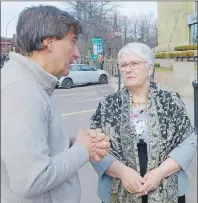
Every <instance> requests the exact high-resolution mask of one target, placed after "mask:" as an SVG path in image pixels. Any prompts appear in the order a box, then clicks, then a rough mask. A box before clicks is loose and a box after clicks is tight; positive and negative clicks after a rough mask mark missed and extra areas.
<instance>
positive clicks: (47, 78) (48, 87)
mask: <svg viewBox="0 0 198 203" xmlns="http://www.w3.org/2000/svg"><path fill="white" fill-rule="evenodd" d="M9 58H10V59H11V60H17V61H18V62H19V63H21V64H22V65H23V66H26V68H28V69H29V70H30V72H31V73H32V75H33V76H34V77H35V79H36V80H37V81H38V83H39V84H40V85H41V86H42V87H43V88H44V90H45V91H46V92H47V93H48V95H49V96H51V95H52V93H53V91H54V89H55V87H56V84H57V82H58V79H57V78H56V77H55V76H53V75H51V74H49V73H48V72H47V71H45V70H44V69H43V68H42V67H40V66H39V65H38V64H36V63H35V62H34V61H32V60H30V59H28V58H27V57H24V56H22V55H21V54H18V53H15V52H10V54H9Z"/></svg>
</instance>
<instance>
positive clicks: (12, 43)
mask: <svg viewBox="0 0 198 203" xmlns="http://www.w3.org/2000/svg"><path fill="white" fill-rule="evenodd" d="M10 51H16V52H19V53H20V48H19V47H18V46H17V43H16V34H14V35H13V37H12V38H7V39H6V38H5V37H1V55H4V54H8V53H9V52H10Z"/></svg>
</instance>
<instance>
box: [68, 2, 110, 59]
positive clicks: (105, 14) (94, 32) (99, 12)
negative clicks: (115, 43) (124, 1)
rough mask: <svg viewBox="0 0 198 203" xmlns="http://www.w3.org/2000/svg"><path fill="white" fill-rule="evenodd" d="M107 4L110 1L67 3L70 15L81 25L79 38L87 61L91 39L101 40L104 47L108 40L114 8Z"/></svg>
mask: <svg viewBox="0 0 198 203" xmlns="http://www.w3.org/2000/svg"><path fill="white" fill-rule="evenodd" d="M109 3H110V1H97V0H96V1H75V2H74V1H70V2H69V5H70V6H71V9H72V14H73V15H74V16H75V17H76V18H77V19H78V20H79V21H80V23H81V25H82V29H83V34H82V35H81V36H80V41H83V42H84V46H85V47H86V49H87V50H88V53H87V54H88V57H89V59H90V58H91V53H92V44H91V40H92V38H93V37H100V38H102V39H103V42H104V45H105V44H106V41H107V40H108V33H110V32H111V31H112V21H111V14H112V12H113V10H114V7H113V6H111V5H110V4H109Z"/></svg>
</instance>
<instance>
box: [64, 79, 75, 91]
mask: <svg viewBox="0 0 198 203" xmlns="http://www.w3.org/2000/svg"><path fill="white" fill-rule="evenodd" d="M72 85H73V82H72V80H71V79H70V78H65V79H64V80H63V83H62V86H63V88H65V89H70V88H71V87H72Z"/></svg>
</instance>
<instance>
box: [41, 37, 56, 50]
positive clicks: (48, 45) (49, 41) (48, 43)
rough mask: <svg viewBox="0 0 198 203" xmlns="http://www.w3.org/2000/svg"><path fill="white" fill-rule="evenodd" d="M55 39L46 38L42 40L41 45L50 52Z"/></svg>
mask: <svg viewBox="0 0 198 203" xmlns="http://www.w3.org/2000/svg"><path fill="white" fill-rule="evenodd" d="M54 44H55V39H54V38H46V39H44V40H43V45H44V47H45V48H47V49H48V51H50V52H52V51H53V49H54Z"/></svg>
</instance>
